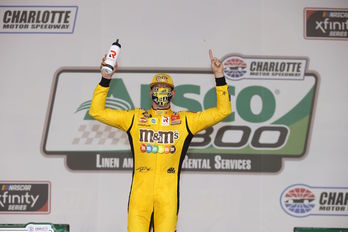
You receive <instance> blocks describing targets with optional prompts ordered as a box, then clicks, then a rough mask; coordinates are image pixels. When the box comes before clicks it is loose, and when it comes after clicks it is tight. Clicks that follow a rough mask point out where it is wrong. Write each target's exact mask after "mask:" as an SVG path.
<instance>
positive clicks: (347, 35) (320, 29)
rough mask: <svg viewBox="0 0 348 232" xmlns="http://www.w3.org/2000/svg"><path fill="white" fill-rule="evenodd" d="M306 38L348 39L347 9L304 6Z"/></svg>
mask: <svg viewBox="0 0 348 232" xmlns="http://www.w3.org/2000/svg"><path fill="white" fill-rule="evenodd" d="M304 37H305V38H306V39H336V40H337V39H338V40H347V39H348V9H329V8H305V9H304Z"/></svg>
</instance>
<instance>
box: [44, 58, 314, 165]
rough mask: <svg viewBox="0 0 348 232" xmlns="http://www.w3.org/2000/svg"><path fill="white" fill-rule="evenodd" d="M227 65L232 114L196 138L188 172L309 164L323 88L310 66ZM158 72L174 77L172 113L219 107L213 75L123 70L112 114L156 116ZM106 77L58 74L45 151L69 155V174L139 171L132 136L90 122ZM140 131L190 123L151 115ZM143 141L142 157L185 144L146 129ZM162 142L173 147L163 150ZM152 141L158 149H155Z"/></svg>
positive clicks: (263, 61) (111, 100)
mask: <svg viewBox="0 0 348 232" xmlns="http://www.w3.org/2000/svg"><path fill="white" fill-rule="evenodd" d="M222 60H223V63H224V68H225V70H224V71H225V76H226V81H227V83H228V85H229V95H230V98H231V104H232V114H231V115H230V116H228V117H227V118H226V119H225V120H224V121H222V122H220V123H218V124H217V125H214V126H213V127H210V128H207V129H205V130H203V131H201V132H199V133H198V134H197V135H195V136H194V137H193V139H192V142H191V144H190V147H189V149H188V156H186V158H185V159H184V161H183V170H193V171H196V170H197V171H214V172H216V171H221V172H277V171H279V170H280V169H281V166H282V158H283V157H287V158H299V157H302V156H303V155H304V154H305V153H306V150H307V143H308V142H309V139H308V138H309V135H310V128H311V121H312V117H313V105H314V102H315V96H316V90H317V81H318V77H317V76H316V74H315V73H312V72H308V70H307V63H308V60H307V59H306V58H293V57H260V56H241V55H237V54H230V55H227V56H225V57H224V58H223V59H222ZM159 72H164V73H169V74H171V75H172V77H173V79H174V84H175V89H176V96H175V98H173V104H172V109H173V111H182V110H188V111H192V112H198V111H203V110H206V109H209V108H211V107H215V106H216V89H215V83H214V78H213V75H212V73H211V70H210V69H194V68H192V70H188V69H180V68H177V69H170V70H169V69H161V68H153V69H141V68H120V69H119V70H118V72H117V73H116V74H115V75H114V79H113V80H112V81H111V85H110V88H109V92H108V94H107V98H106V107H108V108H112V109H115V110H131V109H134V108H135V106H136V107H139V108H144V109H148V108H150V107H151V97H150V96H149V93H148V91H149V86H148V83H149V82H150V81H151V78H152V77H153V76H154V75H155V74H157V73H159ZM99 76H100V75H99V70H98V69H97V68H93V69H86V68H74V69H72V68H62V69H60V70H58V71H57V73H56V75H55V78H54V85H53V86H54V88H53V89H52V95H51V100H50V107H49V113H48V120H47V123H46V131H45V133H44V135H43V140H44V141H43V143H42V144H43V151H44V152H45V153H46V154H48V155H51V154H52V155H57V154H61V155H66V156H67V166H68V167H69V168H71V169H76V170H109V169H115V170H119V169H128V170H129V169H132V167H133V160H132V158H131V153H130V145H129V142H128V136H127V134H126V133H125V132H123V131H121V130H119V129H117V128H114V127H111V126H107V125H104V124H101V123H100V122H97V121H95V120H94V119H93V118H91V117H90V116H89V113H88V110H89V107H90V104H91V98H92V95H93V91H94V89H95V87H96V85H97V83H98V82H99ZM74 83H84V85H83V87H81V88H80V93H79V95H76V93H75V92H74V89H73V88H71V86H74ZM135 123H142V124H144V125H145V124H146V125H149V126H151V125H161V126H164V127H166V126H169V125H171V126H176V125H181V124H182V123H185V120H184V119H182V118H180V116H179V115H173V116H171V117H166V116H165V115H163V117H162V119H161V118H159V119H158V118H152V117H151V115H146V113H145V115H143V117H141V118H140V119H139V122H135ZM140 135H143V137H142V138H143V140H144V142H143V143H142V147H140V150H141V151H142V152H144V153H145V152H147V153H149V152H152V153H159V154H160V153H161V152H162V153H166V152H167V153H172V152H175V149H176V148H175V141H176V139H177V138H178V134H177V133H176V132H175V129H174V131H171V132H169V131H166V130H163V131H152V130H150V129H149V128H146V130H145V129H144V131H141V132H140ZM161 139H162V140H163V142H165V143H168V144H160V143H158V141H162V140H161ZM145 140H146V141H145ZM151 140H153V141H156V143H157V145H158V146H153V145H154V144H153V143H152V142H151ZM164 140H165V141H164ZM173 143H174V144H173ZM148 145H149V146H148ZM162 145H163V146H162ZM161 146H162V147H161ZM137 149H138V148H137ZM82 160H83V162H81V161H82Z"/></svg>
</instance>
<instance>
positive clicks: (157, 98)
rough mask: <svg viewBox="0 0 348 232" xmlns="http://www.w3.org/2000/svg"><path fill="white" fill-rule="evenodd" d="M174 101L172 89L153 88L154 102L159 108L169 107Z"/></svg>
mask: <svg viewBox="0 0 348 232" xmlns="http://www.w3.org/2000/svg"><path fill="white" fill-rule="evenodd" d="M171 99H172V91H171V89H170V88H161V87H153V89H152V100H153V101H154V102H155V103H156V104H157V105H159V106H165V105H167V104H168V103H169V102H170V100H171Z"/></svg>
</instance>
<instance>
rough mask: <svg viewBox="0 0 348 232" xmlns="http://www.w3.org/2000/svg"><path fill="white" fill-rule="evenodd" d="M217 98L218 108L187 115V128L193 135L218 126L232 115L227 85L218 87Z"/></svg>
mask: <svg viewBox="0 0 348 232" xmlns="http://www.w3.org/2000/svg"><path fill="white" fill-rule="evenodd" d="M216 97H217V101H216V107H213V108H209V109H207V110H204V111H201V112H197V113H194V112H187V113H186V119H187V126H188V128H189V130H190V132H191V133H192V134H193V135H195V134H197V133H198V132H199V131H201V130H204V129H206V128H208V127H211V126H213V125H215V124H217V123H218V122H220V121H222V120H223V119H224V118H226V117H227V116H229V115H230V114H231V113H232V109H231V102H230V97H229V93H228V86H227V84H226V83H225V84H224V85H222V86H216Z"/></svg>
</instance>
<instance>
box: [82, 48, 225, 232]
mask: <svg viewBox="0 0 348 232" xmlns="http://www.w3.org/2000/svg"><path fill="white" fill-rule="evenodd" d="M209 56H210V59H211V68H212V71H213V73H214V75H215V81H216V93H217V105H216V107H215V108H210V109H207V110H204V111H202V112H197V113H194V112H188V111H183V112H173V111H171V109H170V104H171V100H172V98H173V97H174V96H175V90H174V83H173V80H172V78H171V76H170V75H168V74H165V73H160V74H157V75H155V76H154V77H153V79H152V82H151V83H150V88H151V89H150V91H149V93H150V96H151V97H152V108H151V109H149V110H143V109H134V110H127V111H126V110H114V109H109V108H105V101H106V96H107V93H108V90H109V84H110V80H111V77H112V74H102V76H103V77H102V80H101V82H100V83H99V85H98V86H97V88H96V89H95V92H94V95H93V99H92V104H91V108H90V110H89V113H90V115H91V116H92V117H94V118H95V119H96V120H99V121H100V122H103V123H105V124H108V125H110V126H113V127H117V128H119V129H121V130H124V131H126V132H127V134H128V137H129V142H130V146H131V150H132V155H133V162H134V165H133V180H132V187H131V192H130V196H129V202H128V231H129V232H145V231H146V232H148V231H149V228H150V224H151V217H153V224H154V231H156V232H174V231H175V229H176V223H177V215H178V211H179V179H180V170H181V166H182V162H183V159H184V157H185V155H186V151H187V149H188V147H189V144H190V141H191V139H192V137H193V136H194V135H195V134H196V133H198V132H199V131H201V130H203V129H205V128H208V127H210V126H212V125H214V124H216V123H218V122H220V121H222V120H223V119H224V118H225V117H227V116H228V115H230V114H231V103H230V100H229V94H228V87H227V84H226V81H225V77H224V70H223V65H222V63H221V62H220V61H219V60H218V59H217V58H215V57H214V56H213V54H212V51H211V50H209ZM104 60H105V58H104V59H103V62H102V65H104ZM102 65H101V67H102ZM116 69H117V64H116V65H115V68H114V70H116Z"/></svg>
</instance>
